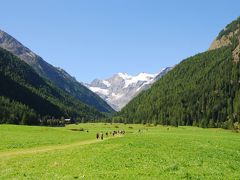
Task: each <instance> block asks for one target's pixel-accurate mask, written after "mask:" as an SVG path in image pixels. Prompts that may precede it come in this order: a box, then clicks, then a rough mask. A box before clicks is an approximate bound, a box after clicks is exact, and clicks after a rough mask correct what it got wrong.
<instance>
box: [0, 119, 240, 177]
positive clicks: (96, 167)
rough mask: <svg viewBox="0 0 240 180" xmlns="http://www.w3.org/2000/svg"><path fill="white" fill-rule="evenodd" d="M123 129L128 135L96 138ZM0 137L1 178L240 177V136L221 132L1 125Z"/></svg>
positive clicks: (173, 128)
mask: <svg viewBox="0 0 240 180" xmlns="http://www.w3.org/2000/svg"><path fill="white" fill-rule="evenodd" d="M80 129H81V130H84V131H78V130H80ZM122 129H123V130H125V131H126V134H125V135H118V136H117V138H115V137H112V136H111V138H104V140H103V141H101V140H96V139H95V136H96V133H97V132H101V131H102V132H104V133H105V132H110V131H113V130H122ZM73 130H74V131H73ZM139 130H140V132H139ZM87 131H88V132H87ZM0 136H1V141H0V179H26V178H27V179H239V178H240V133H234V132H231V131H227V130H222V129H201V128H195V127H178V128H175V127H163V126H157V127H146V126H143V125H124V124H112V125H111V124H101V123H96V124H79V125H69V126H67V127H63V128H50V127H30V126H14V125H0Z"/></svg>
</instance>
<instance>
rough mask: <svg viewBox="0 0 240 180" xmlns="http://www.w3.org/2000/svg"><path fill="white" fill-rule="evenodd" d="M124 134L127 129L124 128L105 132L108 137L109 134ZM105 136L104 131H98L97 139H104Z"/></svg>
mask: <svg viewBox="0 0 240 180" xmlns="http://www.w3.org/2000/svg"><path fill="white" fill-rule="evenodd" d="M118 134H119V135H124V134H125V131H124V130H118V131H112V132H106V133H105V137H106V138H108V136H109V135H110V136H111V135H112V136H115V135H118ZM103 138H104V133H103V132H100V133H97V134H96V139H101V140H103Z"/></svg>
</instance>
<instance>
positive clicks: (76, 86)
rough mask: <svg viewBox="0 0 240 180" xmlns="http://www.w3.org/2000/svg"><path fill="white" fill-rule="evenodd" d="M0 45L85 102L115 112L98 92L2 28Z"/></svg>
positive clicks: (100, 109)
mask: <svg viewBox="0 0 240 180" xmlns="http://www.w3.org/2000/svg"><path fill="white" fill-rule="evenodd" d="M0 47H2V48H3V49H6V50H8V51H10V52H11V53H13V54H14V55H16V56H18V57H19V58H20V59H22V60H23V61H25V62H26V63H27V64H29V65H30V66H31V67H32V68H33V69H34V70H35V71H36V72H37V73H38V74H39V75H40V76H42V77H44V78H46V79H48V80H50V81H52V82H53V83H54V84H55V85H57V86H58V87H59V88H61V89H63V90H64V91H67V92H68V93H70V94H71V95H72V96H73V97H75V98H77V99H79V100H80V101H82V102H83V103H85V104H87V105H89V106H93V107H95V108H96V109H98V110H99V111H101V112H107V113H111V112H114V110H113V109H112V108H111V107H110V106H109V105H108V104H107V103H106V102H105V101H104V100H102V99H101V98H100V97H99V96H98V95H97V94H95V93H93V92H91V91H89V90H88V88H86V87H85V86H83V85H82V84H81V83H80V82H78V81H77V80H76V79H75V78H74V77H72V76H71V75H70V74H68V73H67V72H66V71H65V70H63V69H61V68H57V67H54V66H53V65H51V64H49V63H47V62H46V61H44V60H43V59H42V58H41V57H40V56H38V55H37V54H35V53H34V52H32V51H31V50H30V49H29V48H27V47H25V46H24V45H23V44H22V43H20V42H19V41H17V40H16V39H15V38H14V37H12V36H10V35H9V34H7V33H6V32H4V31H2V30H0Z"/></svg>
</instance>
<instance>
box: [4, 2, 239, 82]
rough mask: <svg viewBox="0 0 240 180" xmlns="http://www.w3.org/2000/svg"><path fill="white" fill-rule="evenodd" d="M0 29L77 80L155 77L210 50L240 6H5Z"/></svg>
mask: <svg viewBox="0 0 240 180" xmlns="http://www.w3.org/2000/svg"><path fill="white" fill-rule="evenodd" d="M0 5H1V11H0V15H1V21H0V28H1V29H2V30H4V31H6V32H7V33H9V34H10V35H12V36H14V37H15V38H16V39H18V40H19V41H20V42H22V43H23V44H24V45H26V46H27V47H29V48H30V49H31V50H33V51H34V52H35V53H37V54H38V55H40V56H41V57H43V58H44V59H45V60H46V61H47V62H49V63H51V64H53V65H54V66H58V67H62V68H63V69H65V70H66V71H67V72H69V73H70V74H71V75H73V76H75V77H76V78H77V79H78V80H79V81H83V82H89V81H91V80H93V79H95V78H100V79H101V78H107V77H109V76H111V75H113V74H116V73H118V72H126V73H129V74H132V75H136V74H137V73H140V72H148V73H156V72H158V71H159V70H160V69H161V68H164V67H166V66H173V65H175V64H177V63H179V62H180V61H181V60H183V59H184V58H187V57H189V56H192V55H194V54H196V53H199V52H202V51H205V50H206V49H208V47H209V46H210V44H211V42H212V40H213V39H214V38H215V37H216V36H217V34H218V33H219V31H220V30H221V29H222V28H224V27H225V25H227V24H228V23H230V22H231V21H232V20H234V19H236V18H237V17H238V16H240V1H239V0H198V1H196V0H39V1H33V0H1V1H0Z"/></svg>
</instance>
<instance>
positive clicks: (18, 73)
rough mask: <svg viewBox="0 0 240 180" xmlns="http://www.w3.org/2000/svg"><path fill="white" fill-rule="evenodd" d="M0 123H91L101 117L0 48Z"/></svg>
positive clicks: (101, 115) (95, 111) (98, 113)
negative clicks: (53, 120)
mask: <svg viewBox="0 0 240 180" xmlns="http://www.w3.org/2000/svg"><path fill="white" fill-rule="evenodd" d="M0 84H1V86H0V96H1V97H0V104H1V106H0V108H1V111H0V122H1V123H6V122H7V123H14V124H19V123H22V124H38V123H39V120H40V119H43V118H44V117H47V116H48V117H51V118H53V117H54V118H61V117H65V118H70V117H71V118H78V119H80V120H83V119H84V120H92V119H96V118H99V117H103V114H102V113H100V112H98V111H97V110H95V109H94V108H91V107H88V106H87V105H84V104H83V103H81V102H80V101H78V100H76V99H75V98H73V97H71V96H70V95H68V94H67V93H65V92H64V91H62V90H61V89H59V88H57V87H56V86H55V85H53V84H52V83H51V82H50V81H47V80H45V79H43V78H41V77H40V76H39V75H38V74H37V73H36V72H35V71H34V70H33V69H32V68H31V67H30V66H29V65H28V64H26V63H25V62H23V61H22V60H20V59H19V58H17V57H16V56H14V55H13V54H11V53H10V52H8V51H6V50H4V49H2V48H0Z"/></svg>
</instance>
